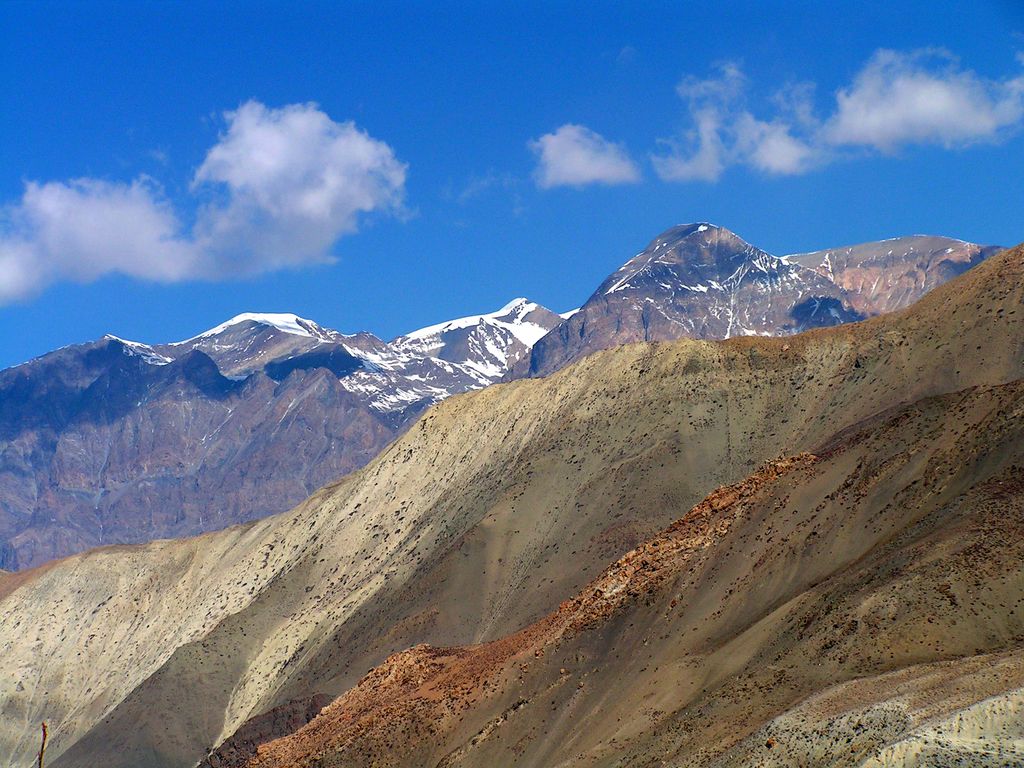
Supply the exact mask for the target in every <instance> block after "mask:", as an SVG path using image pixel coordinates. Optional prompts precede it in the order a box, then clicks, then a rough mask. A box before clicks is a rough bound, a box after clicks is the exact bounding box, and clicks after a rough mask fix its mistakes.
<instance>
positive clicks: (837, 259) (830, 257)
mask: <svg viewBox="0 0 1024 768" xmlns="http://www.w3.org/2000/svg"><path fill="white" fill-rule="evenodd" d="M998 251H999V248H996V247H994V246H981V245H975V244H974V243H965V242H963V241H962V240H953V239H950V238H948V237H932V236H929V235H913V236H910V237H895V238H892V239H891V240H881V241H879V242H875V243H863V244H861V245H851V246H848V247H846V248H833V249H831V250H827V251H815V252H813V253H801V254H797V255H795V256H789V257H787V258H788V259H789V260H790V261H792V262H795V263H797V264H800V265H802V266H804V267H808V268H810V269H813V270H814V271H815V272H817V273H818V274H819V275H822V276H823V277H826V278H828V279H829V280H831V281H832V282H834V283H835V284H836V285H838V286H839V287H840V288H842V289H843V290H844V291H846V293H847V295H848V296H849V301H850V305H851V306H852V307H853V308H854V309H855V310H856V311H857V312H861V313H863V314H865V315H879V314H882V313H884V312H893V311H895V310H897V309H902V308H903V307H908V306H910V305H911V304H913V303H914V302H915V301H917V300H918V299H920V298H921V297H922V296H923V295H924V294H926V293H927V292H928V291H930V290H932V289H933V288H936V287H938V286H939V285H941V284H942V283H944V282H946V281H947V280H951V279H953V278H954V277H956V276H957V275H959V274H961V273H962V272H965V271H967V270H968V269H970V268H971V267H973V266H975V265H976V264H979V263H981V262H982V261H983V260H985V259H987V258H988V257H989V256H991V255H992V254H994V253H996V252H998Z"/></svg>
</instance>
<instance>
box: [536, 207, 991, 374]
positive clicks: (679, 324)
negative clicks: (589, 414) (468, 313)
mask: <svg viewBox="0 0 1024 768" xmlns="http://www.w3.org/2000/svg"><path fill="white" fill-rule="evenodd" d="M996 250H998V249H995V248H982V247H981V246H976V245H973V244H970V243H963V242H961V241H957V240H950V239H948V238H938V237H925V236H915V237H906V238H899V239H897V240H894V241H884V242H881V243H865V244H863V245H858V246H852V247H849V248H842V249H835V250H832V251H821V252H817V253H810V254H801V255H799V256H783V257H777V256H772V255H770V254H768V253H766V252H765V251H762V250H760V249H759V248H755V247H754V246H752V245H750V244H749V243H747V242H745V241H743V240H742V239H740V238H739V237H738V236H737V235H735V234H734V233H732V232H730V231H729V230H727V229H724V228H722V227H718V226H715V225H713V224H708V223H698V224H687V225H683V226H678V227H673V228H672V229H670V230H668V231H666V232H664V233H662V234H661V235H660V236H659V237H657V238H656V239H655V240H654V241H653V242H651V244H650V245H648V246H647V248H646V249H644V250H643V251H642V252H640V253H639V254H637V255H636V256H634V257H633V258H632V259H630V260H629V261H628V262H626V263H625V264H624V265H623V266H622V267H621V268H620V269H619V270H618V271H616V272H614V273H612V274H611V275H610V276H609V277H608V278H607V279H606V280H605V281H604V282H603V283H602V284H601V285H600V287H598V289H597V291H595V292H594V294H593V295H592V296H591V297H590V298H589V299H588V300H587V301H586V303H585V304H583V306H582V307H581V308H580V309H579V311H578V312H576V313H574V314H573V315H572V316H571V317H569V318H567V319H566V320H565V322H563V323H562V324H561V325H559V326H558V327H556V328H555V329H554V330H553V331H552V332H551V333H549V334H548V335H547V336H545V337H544V338H543V339H541V340H540V341H538V343H537V344H536V345H535V346H534V348H533V351H532V352H531V356H530V359H529V361H528V362H526V361H524V362H523V363H521V364H520V365H519V366H518V367H517V369H516V373H517V374H518V375H534V376H538V375H547V374H550V373H552V372H554V371H556V370H558V369H559V368H561V367H563V366H565V365H568V364H569V363H571V362H573V361H575V360H578V359H580V358H581V357H584V356H586V355H588V354H591V353H593V352H595V351H597V350H600V349H608V348H610V347H613V346H616V345H618V344H625V343H629V342H636V341H670V340H673V339H679V338H691V339H727V338H731V337H733V336H785V335H789V334H793V333H799V332H801V331H804V330H808V329H810V328H821V327H827V326H830V325H836V324H839V323H846V322H851V321H854V320H861V319H864V318H865V317H868V316H871V315H877V314H880V313H882V312H891V311H893V310H896V309H901V308H903V307H906V306H909V305H910V304H912V303H913V302H915V301H917V300H918V299H920V298H921V297H922V296H923V295H924V294H925V293H926V292H927V291H929V290H931V289H932V288H934V287H935V286H937V285H939V284H941V283H943V282H945V281H946V280H948V279H950V278H951V277H954V276H956V275H958V274H960V273H961V272H963V271H964V270H966V269H968V268H969V267H971V266H973V265H974V264H976V263H978V262H979V261H981V260H982V259H984V258H985V257H987V256H988V255H991V253H994V252H995V251H996Z"/></svg>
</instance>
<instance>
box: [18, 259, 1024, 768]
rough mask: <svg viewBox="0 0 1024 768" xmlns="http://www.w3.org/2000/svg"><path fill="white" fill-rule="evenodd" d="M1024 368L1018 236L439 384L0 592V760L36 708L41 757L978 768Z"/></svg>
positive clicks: (23, 575) (1000, 617)
mask: <svg viewBox="0 0 1024 768" xmlns="http://www.w3.org/2000/svg"><path fill="white" fill-rule="evenodd" d="M1022 377H1024V250H1022V249H1021V248H1017V249H1014V250H1012V251H1008V252H1006V253H1004V254H1001V255H999V256H995V257H993V258H991V259H989V260H988V261H986V262H984V263H982V264H981V265H979V266H978V267H976V268H975V269H973V270H971V271H970V272H968V273H966V274H965V275H963V276H962V277H960V278H958V279H956V280H954V281H952V282H951V283H948V284H947V285H945V286H942V287H940V288H939V289H937V290H936V291H934V292H932V293H931V294H929V295H928V296H927V297H925V299H923V300H922V301H921V302H919V303H918V304H917V305H915V306H914V307H912V308H911V309H910V310H908V311H906V312H903V313H899V314H895V315H888V316H884V317H880V318H876V319H874V320H871V321H868V322H864V323H859V324H855V325H850V326H840V327H837V328H831V329H827V330H822V331H814V332H811V333H807V334H802V335H800V336H796V337H790V338H787V339H764V338H760V339H752V338H747V339H736V340H731V341H727V342H718V343H712V342H696V341H680V342H672V343H665V344H653V345H630V346H626V347H622V348H619V349H615V350H610V351H607V352H603V353H599V354H597V355H594V356H592V357H589V358H587V359H585V360H583V361H581V362H580V363H578V364H576V365H574V366H573V367H571V368H569V369H566V370H564V371H562V372H560V373H558V374H556V375H553V376H551V377H549V378H547V379H540V380H528V381H521V382H516V383H513V384H508V385H499V386H494V387H491V388H488V389H486V390H483V391H481V392H478V393H474V394H471V395H466V396H459V397H455V398H453V399H451V400H449V401H446V402H445V403H442V404H441V405H440V406H438V407H435V408H434V409H432V410H431V411H430V412H429V413H428V414H426V416H425V417H424V418H423V419H421V420H420V422H419V423H418V424H417V425H416V426H415V427H414V428H413V429H412V430H410V431H409V432H408V433H407V434H406V435H405V436H404V437H402V438H401V439H400V440H399V441H397V442H396V443H395V444H393V445H392V446H391V447H390V448H389V449H388V450H387V451H385V453H384V454H383V455H382V456H380V457H379V458H378V459H377V460H375V461H374V462H372V463H371V464H370V465H369V466H368V467H366V468H365V469H363V470H360V471H359V472H356V473H354V474H352V475H350V476H348V477H347V478H345V479H343V480H342V481H340V482H339V483H337V484H335V485H332V486H328V487H326V488H324V489H322V490H321V491H319V492H317V493H316V494H314V495H313V496H312V497H311V498H310V499H309V500H308V501H306V502H305V503H303V504H302V505H300V506H299V507H298V508H296V509H295V510H294V511H292V512H289V513H287V514H284V515H279V516H276V517H273V518H268V519H266V520H262V521H259V522H257V523H252V524H249V525H246V526H240V527H236V528H232V529H228V530H226V531H222V532H219V533H215V534H208V535H205V536H201V537H198V538H194V539H186V540H179V541H162V542H155V543H153V544H149V545H146V546H140V547H116V548H107V549H100V550H94V551H92V552H88V553H84V554H82V555H77V556H74V557H71V558H68V559H66V560H63V561H59V562H57V563H53V564H49V565H47V566H44V567H42V568H39V569H35V570H32V571H26V572H20V573H18V574H14V575H6V576H0V660H2V661H3V664H2V670H0V713H2V715H0V755H4V756H10V757H9V758H8V762H7V763H6V764H8V765H12V766H23V765H24V766H27V765H30V764H32V761H33V760H34V754H35V749H36V747H37V745H36V739H37V735H38V723H39V722H40V721H41V720H43V719H45V720H47V721H48V722H49V723H50V727H51V734H52V740H51V746H50V748H49V749H48V755H49V756H50V757H51V758H52V761H51V762H50V765H53V766H57V767H58V768H59V767H60V766H95V765H105V766H106V765H109V766H191V765H194V764H195V763H196V762H198V761H200V760H202V759H204V757H205V756H206V755H207V753H208V752H209V751H210V750H211V749H213V748H215V747H217V746H218V745H221V744H222V743H223V742H225V740H228V739H229V738H230V737H231V736H232V735H233V734H235V733H236V732H238V733H239V734H246V733H248V734H249V737H248V739H249V741H248V742H247V741H246V739H243V738H239V739H238V741H237V742H236V744H235V746H236V747H238V748H236V749H233V750H232V751H231V755H228V754H227V753H223V754H222V753H216V754H214V755H213V756H212V758H211V760H210V764H220V765H226V764H239V765H240V764H243V763H244V762H245V761H247V760H248V761H250V763H251V764H252V765H260V766H271V765H274V766H277V765H281V766H283V765H318V766H330V765H477V764H484V763H490V764H492V765H505V764H512V763H513V762H514V763H515V764H521V765H538V766H540V765H545V766H546V765H662V764H670V765H722V766H725V765H748V764H755V765H756V764H764V765H792V764H804V765H861V764H871V765H900V764H903V763H904V762H906V763H907V764H911V765H915V764H919V765H931V764H934V761H932V762H928V761H929V760H932V758H933V756H934V754H935V753H936V750H939V751H941V750H953V752H955V753H957V754H959V753H963V754H965V755H967V757H966V758H965V759H968V760H970V761H975V763H976V764H1001V763H998V762H992V761H994V760H999V759H1004V758H1003V757H1002V756H1001V753H999V752H998V751H993V749H994V748H995V747H993V745H995V746H996V747H998V749H1000V750H1004V751H1005V750H1012V749H1019V741H1020V734H1019V733H1018V731H1019V725H1018V723H1019V720H1016V719H1015V713H1019V711H1020V696H1019V693H1018V691H1019V689H1020V688H1022V687H1024V679H1022V676H1021V669H1022V660H1021V657H1020V652H1021V643H1022V641H1024V613H1022V611H1024V571H1022V567H1021V562H1022V558H1021V555H1022V554H1024V552H1022V551H1021V550H1022V547H1024V539H1022V537H1021V522H1022V507H1021V503H1022V497H1021V488H1022V487H1024V486H1022V480H1024V478H1022V475H1021V473H1022V472H1024V469H1022V467H1024V456H1022V455H1021V454H1022V451H1024V441H1022V440H1021V433H1020V431H1021V429H1022V428H1024V421H1022V418H1021V416H1022V414H1024V400H1022V398H1021V395H1022V393H1024V384H1018V383H1017V382H1018V380H1020V379H1021V378H1022ZM716 489H717V490H716ZM674 521H679V522H677V523H674ZM630 550H633V551H632V552H630V553H629V554H626V553H627V552H629V551H630ZM624 555H625V557H624V558H623V556H624ZM609 563H613V565H611V566H610V567H609ZM595 579H596V581H594V580H595ZM424 644H429V645H424ZM410 648H411V649H412V650H407V649H410ZM396 652H398V655H397V656H396V655H391V656H390V658H388V659H387V661H384V660H385V659H386V658H387V657H389V654H394V653H396ZM381 662H384V663H383V664H381ZM377 665H379V666H377ZM371 668H373V670H372V671H371V672H370V673H369V674H368V675H367V670H370V669H371ZM316 694H324V695H326V696H328V697H335V696H337V697H339V698H337V699H336V700H335V701H334V702H333V703H331V704H330V705H329V706H328V707H327V708H326V709H325V710H324V711H323V712H322V713H321V714H320V715H319V716H317V717H314V718H313V719H312V721H310V722H309V723H308V725H305V726H302V727H300V728H299V729H298V730H296V731H295V732H294V733H291V734H288V733H279V734H275V733H272V731H273V730H274V729H273V727H270V726H268V724H273V723H275V722H278V723H284V724H285V725H284V726H282V727H284V728H292V727H294V726H295V724H296V723H297V719H296V718H298V720H302V719H305V717H304V716H303V717H299V715H298V714H295V713H297V712H300V711H303V712H304V711H305V708H304V707H303V706H302V705H298V704H289V702H302V701H303V700H308V699H310V698H311V697H313V696H314V695H316ZM288 706H290V707H292V709H291V710H289V712H291V714H290V715H286V714H282V715H281V716H279V717H278V716H275V715H274V714H273V713H274V712H284V710H282V709H280V708H282V707H288ZM252 718H257V720H254V721H253V722H252V723H248V726H247V721H250V720H251V719H252ZM257 724H259V725H257ZM240 729H241V730H240ZM247 729H248V730H247ZM1015 729H1016V730H1015ZM257 735H258V738H257ZM275 735H277V736H278V737H279V738H277V739H273V738H272V737H273V736H275ZM253 740H256V741H263V740H266V742H267V743H265V744H264V745H263V746H262V747H261V748H260V750H259V752H258V753H257V754H256V755H255V756H252V755H247V754H246V753H245V751H246V750H245V749H243V748H242V747H243V746H244V744H245V743H250V744H251V743H252V741H253ZM229 743H230V742H229ZM252 746H255V745H254V744H253V745H252ZM943 754H946V753H945V752H943ZM1010 754H1017V753H1010ZM1013 759H1016V758H1013ZM870 760H874V761H875V762H874V763H868V762H866V761H870ZM913 760H916V761H918V762H917V763H913V762H908V761H913ZM986 760H988V761H989V762H988V763H986V762H985V761H986ZM226 761H233V762H226ZM901 761H903V762H901ZM967 764H970V763H967Z"/></svg>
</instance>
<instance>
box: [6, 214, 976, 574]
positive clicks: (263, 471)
mask: <svg viewBox="0 0 1024 768" xmlns="http://www.w3.org/2000/svg"><path fill="white" fill-rule="evenodd" d="M893 243H902V244H903V245H901V246H900V248H897V249H895V250H894V249H893V248H892V244H893ZM957 243H959V245H957ZM950 244H953V245H950ZM901 249H902V250H901ZM990 252H991V248H987V247H981V246H973V245H971V244H968V243H963V242H962V241H953V240H950V239H948V238H934V237H926V238H921V237H910V238H902V239H897V240H895V241H883V243H881V244H879V243H867V244H861V245H860V246H851V247H846V248H842V249H833V250H832V251H827V252H814V253H811V254H802V255H798V256H797V257H774V256H771V255H770V254H768V253H766V252H764V251H762V250H760V249H758V248H756V247H755V246H752V245H750V244H749V243H746V242H745V241H743V240H742V239H741V238H739V237H738V236H737V235H735V234H733V233H731V232H729V231H728V230H725V229H724V228H722V227H718V226H716V225H713V224H709V223H698V224H691V225H680V226H678V227H674V228H671V229H669V230H667V231H666V232H665V233H663V234H662V235H660V236H659V237H658V238H655V240H653V241H652V243H651V245H650V246H649V247H648V248H647V249H645V250H644V251H642V252H641V253H640V254H638V255H637V256H636V257H634V259H631V260H630V261H628V262H627V263H626V264H625V265H623V267H622V268H620V269H619V270H618V271H617V272H615V273H613V274H612V275H610V276H609V277H608V278H607V279H606V280H605V281H604V282H603V283H602V285H601V286H600V287H599V288H598V290H597V291H596V292H595V294H594V295H593V296H592V297H591V300H590V301H589V302H588V303H586V304H584V305H583V306H582V307H581V308H580V309H578V310H573V311H571V312H566V313H563V314H562V315H558V314H555V313H553V312H550V311H549V310H547V309H545V308H544V307H541V306H540V305H537V304H535V303H534V302H531V301H528V300H526V299H522V298H519V299H514V300H513V301H511V302H509V303H508V304H507V305H506V306H504V307H502V308H500V309H498V310H495V311H493V312H490V313H483V314H479V315H470V316H466V317H464V318H457V319H455V320H449V321H446V322H444V323H439V324H435V325H432V326H427V327H425V328H422V329H419V330H418V331H413V332H410V333H407V334H403V335H401V336H398V337H396V338H395V339H392V340H391V341H387V342H386V341H383V340H382V339H380V338H378V337H376V336H374V335H373V334H371V333H367V332H359V333H353V334H344V333H340V332H338V331H335V330H333V329H329V328H325V327H322V326H320V325H318V324H317V323H316V322H314V321H312V320H308V319H306V318H302V317H299V316H298V315H295V314H292V313H256V312H249V313H242V314H240V315H236V316H235V317H233V318H231V319H229V320H227V321H225V322H223V323H220V324H218V325H216V326H214V327H212V328H210V329H207V330H206V331H203V332H201V333H199V334H196V335H195V336H193V337H191V338H189V339H185V340H183V341H178V342H171V343H166V344H155V345H146V344H142V343H140V342H134V341H127V340H122V339H118V338H117V337H113V336H108V337H104V339H102V340H99V341H96V342H90V343H89V344H86V345H79V346H76V347H66V348H63V349H61V350H58V351H56V352H54V353H50V355H46V356H43V357H42V358H37V360H36V361H30V362H29V363H25V364H22V365H20V366H16V367H14V368H11V369H7V370H6V371H2V372H0V394H2V395H3V400H4V401H5V402H6V408H7V413H8V424H7V426H8V429H7V432H6V433H4V438H3V439H4V440H5V442H4V443H0V567H8V568H18V567H27V566H31V565H32V564H35V563H38V562H41V561H42V560H45V559H47V558H50V557H55V556H60V555H62V554H67V553H69V552H73V551H77V550H81V549H84V548H86V547H89V546H95V545H99V544H103V543H107V542H139V541H143V540H146V539H148V538H160V537H167V536H182V535H189V534H194V533H198V532H200V531H203V530H211V529H216V528H219V527H223V526H225V525H230V524H232V523H235V522H241V521H245V520H249V519H254V518H258V517H260V516H263V515H266V514H270V513H273V512H277V511H281V510H284V509H287V508H289V507H290V506H291V505H293V504H295V503H297V502H298V501H300V500H301V499H302V498H304V497H305V496H307V495H308V494H309V493H311V492H312V491H313V490H315V489H316V488H317V487H319V486H320V485H322V484H324V483H326V482H328V481H330V480H332V479H334V478H336V477H338V476H339V475H342V474H344V473H347V472H351V471H353V470H354V469H357V468H358V467H360V466H363V465H364V464H365V463H366V462H367V461H369V460H370V458H372V457H373V456H374V455H376V454H377V453H378V452H379V451H380V450H381V449H382V448H383V447H384V446H385V445H386V444H387V443H388V442H389V441H390V440H392V439H394V437H395V436H396V435H398V434H401V432H402V431H403V430H405V429H406V428H408V426H409V425H410V424H412V423H413V422H414V421H415V420H416V419H417V418H418V417H419V415H420V414H421V413H422V412H423V411H424V410H425V409H427V408H429V407H430V406H431V405H432V404H434V403H437V402H439V401H440V400H443V399H444V398H447V397H449V396H451V395H452V394H454V393H458V392H464V391H468V390H472V389H477V388H480V387H485V386H488V385H490V384H492V383H494V382H496V381H501V380H511V379H515V378H520V377H523V376H526V375H543V374H546V373H551V372H552V371H554V370H557V369H558V368H560V367H563V366H564V365H567V364H569V363H571V362H574V361H575V360H577V359H579V358H580V357H582V356H584V355H586V354H590V353H591V352H593V351H596V350H599V349H601V348H605V347H608V346H615V345H617V344H622V343H629V342H633V341H643V340H648V341H650V340H655V341H656V340H668V339H674V338H681V337H686V336H696V337H708V338H715V337H721V336H728V335H730V334H732V333H734V332H740V331H742V332H743V333H747V332H750V333H759V334H762V335H763V334H789V333H792V332H795V331H798V330H803V329H805V328H810V327H818V326H822V325H826V326H827V325H833V324H836V323H840V322H848V321H851V320H855V319H858V318H861V317H863V316H866V315H869V314H873V313H877V311H878V309H879V307H882V308H884V309H886V310H892V309H897V308H899V307H901V306H904V305H906V304H908V303H909V302H912V301H913V300H914V299H915V298H918V297H919V296H921V295H923V293H924V292H926V291H927V290H929V289H931V288H933V287H935V286H936V285H938V284H940V283H942V282H943V281H944V280H946V279H948V278H950V277H952V276H953V275H954V274H956V273H957V272H958V271H960V270H962V269H966V268H967V267H969V266H971V265H973V264H976V263H979V262H980V261H982V260H983V259H984V258H985V256H987V255H988V254H989V253H990ZM822 254H825V255H824V256H822ZM833 254H838V255H835V256H834V255H833ZM798 258H799V259H802V260H803V261H806V262H807V264H798V263H796V260H797V259H798ZM825 262H827V264H828V265H830V266H829V267H828V270H826V271H827V272H828V274H827V275H826V274H822V270H823V268H822V266H821V265H822V263H825ZM833 263H834V264H835V266H836V268H835V269H833V268H832V266H831V265H833ZM837 280H838V281H839V282H836V281H837ZM844 280H845V282H843V281H844ZM839 283H843V285H845V286H846V287H843V285H840V284H839ZM666 286H668V287H666ZM709 297H710V298H709ZM858 297H861V298H858ZM886 297H888V298H886ZM765 323H767V325H766V324H765ZM193 352H194V353H198V354H202V355H203V356H204V358H200V357H194V358H191V359H190V362H189V363H188V364H187V365H186V364H183V363H180V362H176V361H180V360H181V359H182V358H183V357H184V356H185V355H187V354H190V353H193ZM53 355H55V356H56V357H51V356H53ZM207 359H208V360H210V361H212V363H213V365H212V367H211V364H210V363H208V362H204V360H207ZM104 366H107V367H108V368H109V370H106V369H105V368H104ZM61 367H64V368H66V369H67V370H65V371H61V370H59V369H60V368H61ZM161 368H166V371H164V373H163V374H158V373H157V370H158V369H161ZM186 368H187V371H186V370H185V369H186ZM215 369H216V370H215ZM172 373H173V374H175V375H178V376H179V377H183V378H180V380H178V379H175V380H171V379H168V378H167V377H168V376H170V375H171V374H172ZM90 377H91V378H90ZM222 378H223V380H222ZM175 382H177V383H175ZM230 382H234V383H230ZM103 387H106V389H103ZM226 394H230V397H227V398H225V395H226ZM101 400H102V401H104V402H103V403H101ZM107 401H109V402H107ZM114 404H116V406H115V405H114ZM75 408H80V409H81V411H80V412H78V418H77V421H76V420H75V412H74V411H75ZM90 409H92V410H90ZM3 413H4V404H0V422H2V421H3V418H4V417H3ZM90 414H92V416H90ZM104 414H105V415H104ZM97 415H98V416H100V417H102V418H98V416H97ZM86 417H88V418H86ZM19 421H20V426H19ZM157 434H159V435H161V436H163V437H164V438H165V441H166V442H167V445H166V446H160V445H158V444H157V440H156V438H155V436H156V435H157ZM133 444H134V445H140V446H142V447H141V448H140V449H139V450H138V451H136V452H134V453H133V451H134V450H135V449H134V448H133V447H132V446H133ZM295 444H298V445H300V446H301V448H300V449H299V450H298V452H296V451H295V450H294V449H292V447H291V446H293V445H295ZM133 457H134V458H133Z"/></svg>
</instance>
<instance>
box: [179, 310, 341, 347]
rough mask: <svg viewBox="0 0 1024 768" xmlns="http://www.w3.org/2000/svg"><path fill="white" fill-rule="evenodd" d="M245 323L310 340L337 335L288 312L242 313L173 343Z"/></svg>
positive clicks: (197, 337)
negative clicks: (263, 326)
mask: <svg viewBox="0 0 1024 768" xmlns="http://www.w3.org/2000/svg"><path fill="white" fill-rule="evenodd" d="M246 322H249V323H258V324H259V325H266V326H269V327H271V328H276V329H277V330H279V331H281V332H282V333H290V334H293V335H295V336H306V337H307V338H311V339H329V338H331V337H333V336H335V335H337V334H336V333H335V332H334V331H328V330H325V329H323V328H321V327H320V326H319V325H317V324H316V323H314V322H313V321H312V320H307V319H305V318H303V317H299V316H298V315H293V314H292V313H290V312H276V313H275V312H243V313H242V314H240V315H235V316H234V317H232V318H231V319H230V320H227V321H225V322H223V323H221V324H220V325H217V326H214V327H213V328H210V329H209V330H208V331H203V332H202V333H200V334H197V335H196V336H193V337H192V338H190V339H185V341H179V342H175V343H176V344H186V343H188V342H190V341H198V340H199V339H205V338H208V337H210V336H216V335H217V334H218V333H222V332H224V331H226V330H227V329H229V328H231V327H232V326H235V325H240V324H241V323H246Z"/></svg>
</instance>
